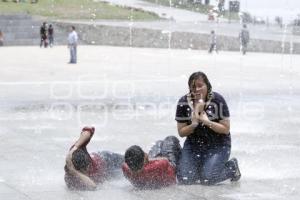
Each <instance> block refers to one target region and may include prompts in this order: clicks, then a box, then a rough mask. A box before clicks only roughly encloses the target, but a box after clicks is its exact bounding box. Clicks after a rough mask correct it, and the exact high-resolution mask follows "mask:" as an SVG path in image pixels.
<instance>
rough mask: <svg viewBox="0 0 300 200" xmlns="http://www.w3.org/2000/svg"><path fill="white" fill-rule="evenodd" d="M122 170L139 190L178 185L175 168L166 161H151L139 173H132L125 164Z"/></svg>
mask: <svg viewBox="0 0 300 200" xmlns="http://www.w3.org/2000/svg"><path fill="white" fill-rule="evenodd" d="M122 170H123V174H124V176H125V177H126V178H127V179H128V180H129V181H130V182H131V183H132V185H134V186H135V187H138V188H159V187H165V186H169V185H172V184H175V183H176V175H175V168H174V167H173V166H172V165H171V164H170V162H169V161H168V160H166V159H161V160H151V161H149V162H148V163H147V164H145V165H144V168H143V169H142V170H141V171H138V172H132V171H131V170H130V169H129V167H128V166H127V164H126V163H123V166H122Z"/></svg>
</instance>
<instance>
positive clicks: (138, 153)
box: [125, 145, 145, 171]
mask: <svg viewBox="0 0 300 200" xmlns="http://www.w3.org/2000/svg"><path fill="white" fill-rule="evenodd" d="M144 158H145V153H144V151H143V150H142V148H141V147H140V146H137V145H133V146H131V147H129V148H128V149H127V150H126V152H125V163H126V164H127V165H128V167H129V169H131V170H132V171H138V170H140V169H142V168H143V166H144Z"/></svg>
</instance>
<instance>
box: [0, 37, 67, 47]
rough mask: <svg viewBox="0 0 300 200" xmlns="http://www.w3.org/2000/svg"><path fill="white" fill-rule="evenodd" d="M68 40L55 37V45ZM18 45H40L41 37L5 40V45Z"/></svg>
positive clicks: (62, 43)
mask: <svg viewBox="0 0 300 200" xmlns="http://www.w3.org/2000/svg"><path fill="white" fill-rule="evenodd" d="M66 44H67V42H66V41H61V40H55V38H54V45H66ZM11 45H13V46H17V45H37V46H39V45H40V40H39V39H19V40H5V41H4V46H11Z"/></svg>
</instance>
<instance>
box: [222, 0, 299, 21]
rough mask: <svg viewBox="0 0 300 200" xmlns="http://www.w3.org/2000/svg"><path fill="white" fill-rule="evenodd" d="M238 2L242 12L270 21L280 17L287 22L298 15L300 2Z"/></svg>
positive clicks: (274, 0) (251, 0) (294, 0)
mask: <svg viewBox="0 0 300 200" xmlns="http://www.w3.org/2000/svg"><path fill="white" fill-rule="evenodd" d="M227 1H229V0H227ZM240 2H241V10H242V11H248V12H250V13H251V14H253V15H257V16H260V17H269V18H270V20H273V19H274V18H275V16H281V17H283V19H284V21H286V22H287V21H290V20H292V19H295V18H296V17H297V14H300V0H240Z"/></svg>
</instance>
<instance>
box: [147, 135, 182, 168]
mask: <svg viewBox="0 0 300 200" xmlns="http://www.w3.org/2000/svg"><path fill="white" fill-rule="evenodd" d="M180 153H181V146H180V142H179V140H178V138H176V137H175V136H168V137H166V138H165V139H164V140H158V141H157V142H156V143H155V145H153V146H152V147H151V150H150V151H149V153H148V155H149V157H150V158H156V157H165V158H167V159H168V160H169V161H170V163H171V164H172V165H173V166H174V167H176V166H177V165H178V160H179V157H180Z"/></svg>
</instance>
